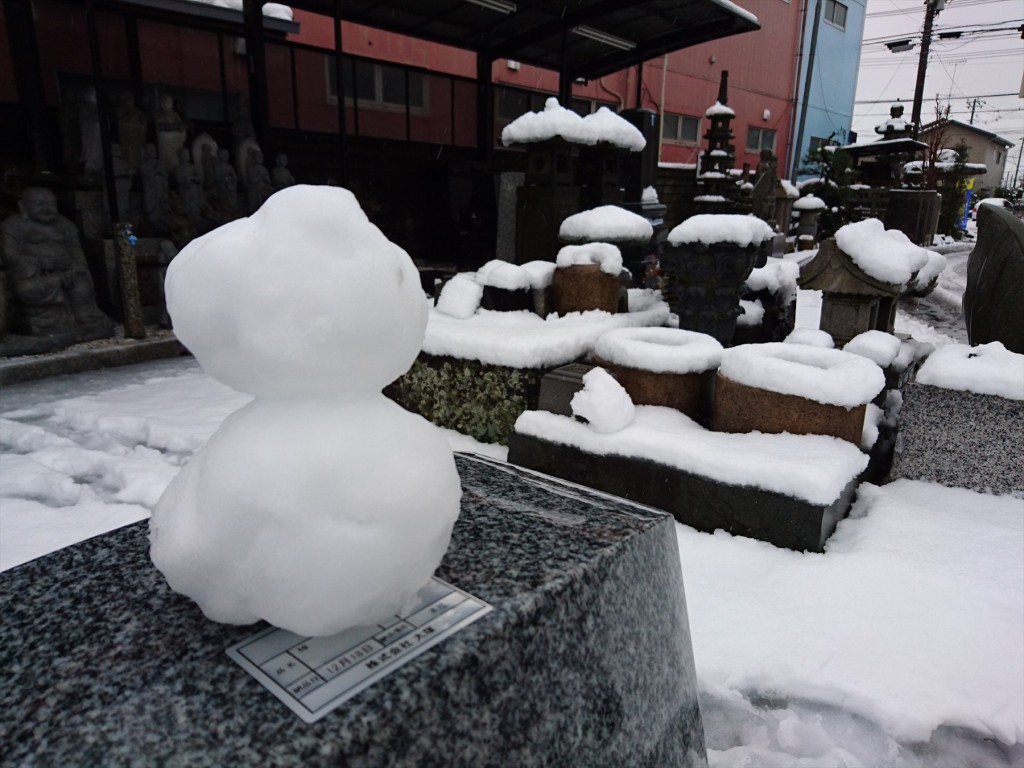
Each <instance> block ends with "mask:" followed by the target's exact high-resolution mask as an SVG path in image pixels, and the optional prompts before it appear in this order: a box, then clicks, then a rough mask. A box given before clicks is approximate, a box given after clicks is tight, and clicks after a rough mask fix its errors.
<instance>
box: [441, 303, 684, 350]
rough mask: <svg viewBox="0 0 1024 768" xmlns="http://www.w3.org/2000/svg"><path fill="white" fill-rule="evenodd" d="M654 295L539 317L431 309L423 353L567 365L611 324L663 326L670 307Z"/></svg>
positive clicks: (618, 325)
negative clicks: (618, 306) (460, 316)
mask: <svg viewBox="0 0 1024 768" xmlns="http://www.w3.org/2000/svg"><path fill="white" fill-rule="evenodd" d="M655 294H656V292H652V293H650V294H648V295H647V297H646V298H647V305H646V306H645V307H644V308H643V309H639V308H637V309H636V311H630V312H619V313H616V314H609V313H608V312H602V311H600V310H592V311H590V312H582V313H580V312H571V313H569V314H567V315H565V316H562V317H559V316H558V315H555V314H552V315H549V316H548V317H547V318H543V317H539V316H538V315H536V314H534V313H533V312H527V311H522V312H492V311H489V310H483V309H482V310H480V311H479V312H477V313H476V315H474V316H473V317H471V318H469V319H466V320H456V319H455V318H452V317H448V316H447V315H444V314H441V313H440V312H437V311H432V312H431V313H430V318H429V322H428V323H427V332H426V336H425V337H424V339H423V351H424V352H425V353H427V354H429V355H450V356H452V357H457V358H459V359H462V360H478V361H479V362H481V363H485V364H488V365H505V366H509V367H512V368H548V367H555V366H559V365H568V364H569V363H571V362H573V361H574V360H577V359H579V358H581V357H584V356H586V355H589V354H590V353H591V352H592V351H593V348H594V342H595V341H597V338H598V337H599V336H600V335H601V334H603V333H606V332H607V331H610V330H612V329H614V328H630V327H636V326H661V325H665V324H666V322H668V318H669V310H668V306H667V305H666V304H665V302H664V301H662V300H661V299H660V297H658V296H656V295H655ZM634 295H636V296H637V297H638V298H640V297H643V296H644V293H643V292H638V293H636V294H634V293H633V292H632V291H631V292H630V296H631V299H630V300H631V301H632V300H633V298H632V297H633V296H634Z"/></svg>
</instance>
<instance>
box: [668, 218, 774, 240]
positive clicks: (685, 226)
mask: <svg viewBox="0 0 1024 768" xmlns="http://www.w3.org/2000/svg"><path fill="white" fill-rule="evenodd" d="M774 234H775V233H774V232H772V228H771V227H769V226H768V225H767V224H766V223H765V222H763V221H761V219H759V218H757V217H756V216H742V215H738V214H732V213H726V214H722V213H701V214H698V215H696V216H691V217H690V218H688V219H687V220H686V221H684V222H683V223H682V224H679V225H678V226H676V227H675V228H673V230H672V231H671V232H669V233H668V242H669V243H670V244H672V245H683V244H685V243H703V244H704V245H711V244H712V243H733V244H735V245H738V246H740V247H746V246H748V245H760V244H761V243H762V242H763V241H765V240H767V239H768V238H770V237H772V236H773V235H774Z"/></svg>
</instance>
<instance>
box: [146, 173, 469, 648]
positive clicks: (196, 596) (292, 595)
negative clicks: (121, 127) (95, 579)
mask: <svg viewBox="0 0 1024 768" xmlns="http://www.w3.org/2000/svg"><path fill="white" fill-rule="evenodd" d="M166 288H167V306H168V310H169V312H170V315H171V318H172V320H173V322H174V330H175V333H176V334H177V336H178V338H179V339H180V340H181V341H182V342H183V343H184V344H185V346H187V347H188V348H189V350H191V351H192V353H193V354H194V355H195V357H196V359H197V360H198V361H199V362H200V364H201V365H202V366H203V368H204V369H205V370H206V371H207V373H209V374H210V375H211V376H213V377H214V378H216V379H218V380H220V381H222V382H224V383H225V384H227V385H229V386H231V387H234V388H235V389H238V390H241V391H244V392H249V393H251V394H253V395H255V396H256V397H255V400H253V401H252V402H251V403H250V404H249V405H247V406H245V407H244V408H242V409H241V410H239V411H237V412H235V413H234V414H233V415H232V416H230V417H229V418H228V419H227V420H226V421H225V422H224V423H223V424H222V425H221V427H220V429H219V430H218V431H217V432H216V433H215V434H214V435H213V437H212V438H211V439H210V441H209V443H208V444H207V445H206V446H205V448H203V449H202V450H200V451H199V452H197V453H196V454H195V455H194V456H193V458H192V460H191V461H190V462H189V463H188V464H187V465H186V466H185V468H184V469H183V470H182V471H181V473H180V474H179V475H178V477H177V478H175V480H174V481H173V482H172V483H171V484H170V486H169V487H168V488H167V491H166V492H165V494H164V496H163V497H162V498H161V500H160V502H159V503H158V504H157V506H156V508H155V509H154V511H153V518H152V521H151V523H150V538H151V556H152V559H153V562H154V564H155V565H156V567H157V568H158V569H159V570H160V571H161V572H162V573H163V574H164V576H165V577H166V579H167V581H168V583H169V584H170V586H171V587H172V588H173V589H174V590H176V591H178V592H181V593H183V594H185V595H188V596H189V597H191V598H192V599H193V600H195V601H196V602H197V603H198V604H199V606H200V608H202V610H203V613H205V614H206V616H207V617H209V618H210V619H213V620H215V621H221V622H226V623H231V624H248V623H251V622H255V621H257V620H259V619H265V620H266V621H268V622H270V623H271V624H274V625H275V626H278V627H282V628H284V629H288V630H291V631H292V632H295V633H296V634H300V635H306V636H309V635H314V636H318V635H330V634H334V633H337V632H340V631H342V630H344V629H346V628H349V627H353V626H357V625H366V624H373V623H375V622H377V621H379V620H383V619H384V618H385V617H388V616H390V615H392V614H394V613H396V612H399V611H401V609H402V608H403V607H404V606H405V605H406V604H407V603H408V602H409V601H410V600H411V599H412V598H413V597H414V595H415V594H416V592H417V590H419V589H420V588H421V587H422V586H423V585H424V584H425V583H426V582H427V581H428V580H429V578H430V577H431V575H432V574H433V572H434V570H435V569H436V568H437V566H438V564H439V563H440V561H441V558H442V556H443V555H444V553H445V551H446V550H447V547H448V542H449V539H450V537H451V532H452V527H453V525H454V523H455V519H456V518H457V517H458V514H459V500H460V497H461V489H460V484H459V477H458V474H457V472H456V469H455V463H454V460H453V457H452V452H451V449H450V448H449V447H448V444H447V442H446V441H445V439H444V438H443V436H442V435H441V434H440V432H439V431H438V430H437V429H436V428H435V427H434V426H433V425H431V424H429V423H428V422H426V421H425V420H424V419H422V418H420V417H419V416H415V415H413V414H411V413H409V412H407V411H405V410H403V409H402V408H400V407H399V406H397V405H396V404H394V403H392V402H391V401H390V400H388V399H386V398H385V397H384V396H383V395H382V394H381V389H382V388H383V387H384V386H385V385H387V384H388V383H389V382H391V381H393V380H394V379H395V378H397V377H398V376H399V375H401V374H402V373H403V372H405V371H406V370H407V369H408V367H409V366H410V365H411V364H412V362H413V360H414V359H415V357H416V355H417V353H418V351H419V349H420V345H421V343H422V339H423V334H424V330H425V328H426V319H427V304H426V299H425V297H424V295H423V292H422V291H421V290H420V282H419V278H418V275H417V273H416V269H415V267H414V266H413V263H412V260H411V259H410V258H409V256H408V254H407V253H406V252H405V251H403V250H402V249H401V248H399V247H398V246H397V245H395V244H394V243H392V242H390V241H389V240H388V239H387V238H386V237H385V236H384V235H383V234H382V233H381V231H380V230H379V229H377V227H375V226H374V225H373V224H372V223H370V221H369V220H368V219H367V218H366V215H365V214H364V213H363V211H362V209H361V208H360V207H359V203H358V202H357V201H356V199H355V197H354V196H353V195H352V194H351V193H350V192H348V191H347V190H344V189H339V188H333V187H312V186H295V187H290V188H288V189H285V190H282V191H280V192H278V193H277V194H275V195H274V196H272V197H271V198H270V199H268V200H267V201H266V203H264V205H263V206H262V207H261V208H260V209H259V210H258V211H257V212H256V213H254V214H253V215H252V216H250V217H249V218H246V219H240V220H238V221H234V222H231V223H229V224H226V225H225V226H223V227H220V228H219V229H216V230H214V231H213V232H210V233H209V234H207V235H205V236H203V237H200V238H198V239H196V240H194V241H192V243H190V244H189V245H188V247H186V248H185V249H184V250H183V251H182V252H181V253H180V254H178V256H177V257H176V258H175V259H174V261H173V262H172V263H171V265H170V267H169V269H168V271H167V281H166Z"/></svg>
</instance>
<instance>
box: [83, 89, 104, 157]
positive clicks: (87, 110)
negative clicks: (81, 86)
mask: <svg viewBox="0 0 1024 768" xmlns="http://www.w3.org/2000/svg"><path fill="white" fill-rule="evenodd" d="M78 126H79V129H80V131H81V142H82V144H81V146H82V157H81V160H82V172H83V173H87V174H99V173H102V172H103V145H102V143H101V142H100V108H99V102H98V101H97V100H96V89H95V88H86V89H85V90H84V91H83V92H82V101H81V103H80V104H79V105H78Z"/></svg>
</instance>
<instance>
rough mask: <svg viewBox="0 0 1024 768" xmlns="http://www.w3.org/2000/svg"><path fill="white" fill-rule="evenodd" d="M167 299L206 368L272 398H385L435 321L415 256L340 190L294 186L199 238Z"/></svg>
mask: <svg viewBox="0 0 1024 768" xmlns="http://www.w3.org/2000/svg"><path fill="white" fill-rule="evenodd" d="M166 294H167V309H168V312H169V313H170V315H171V319H172V321H173V325H174V332H175V334H176V335H177V336H178V338H179V339H180V340H181V342H182V343H183V344H184V345H185V346H186V347H188V349H189V350H190V351H191V352H192V353H193V354H194V355H195V356H196V359H197V360H199V362H200V363H201V364H202V366H203V368H205V369H206V371H207V372H208V373H209V374H210V375H211V376H213V377H214V378H216V379H218V380H220V381H222V382H224V383H225V384H227V385H229V386H231V387H234V388H235V389H238V390H241V391H243V392H249V393H252V394H254V395H258V396H263V397H282V396H283V397H288V396H299V397H303V396H324V395H326V396H331V395H339V394H345V393H353V394H359V393H373V392H379V391H380V389H381V388H383V387H384V386H386V385H387V384H388V383H390V382H391V381H393V380H394V379H396V378H397V377H398V376H400V375H401V374H402V373H404V372H405V371H406V370H408V368H409V366H410V365H412V362H413V361H414V360H415V359H416V355H417V354H418V353H419V350H420V346H421V344H422V342H423V333H424V330H425V328H426V322H427V301H426V297H425V296H424V293H423V291H422V289H421V287H420V281H419V274H418V272H417V270H416V267H415V266H414V265H413V263H412V259H410V258H409V255H408V254H407V253H406V252H405V251H404V250H402V249H401V248H400V247H398V246H397V245H395V244H394V243H392V242H391V241H390V240H388V239H387V238H386V237H385V236H384V234H383V233H382V232H381V231H380V230H379V229H378V228H377V227H376V226H374V225H373V224H372V223H370V221H369V219H367V218H366V214H365V213H363V210H362V208H360V207H359V203H358V202H357V201H356V199H355V196H353V195H352V193H351V192H349V191H348V190H346V189H341V188H339V187H326V186H323V187H318V186H305V185H299V186H293V187H288V188H287V189H283V190H281V191H280V192H278V193H277V194H275V195H273V196H272V197H270V198H269V199H268V200H267V201H266V202H265V203H264V204H263V206H262V207H261V208H260V209H259V210H258V211H257V212H256V213H254V214H253V215H252V216H250V217H248V218H246V219H239V220H237V221H233V222H231V223H229V224H225V225H224V226H222V227H220V228H218V229H215V230H214V231H212V232H210V233H209V234H207V235H204V236H203V237H200V238H198V239H196V240H193V241H192V242H191V243H189V245H188V246H187V247H186V248H185V249H184V250H183V251H182V252H181V253H179V254H178V255H177V257H175V259H174V260H173V261H172V262H171V265H170V267H169V268H168V270H167V280H166Z"/></svg>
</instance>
